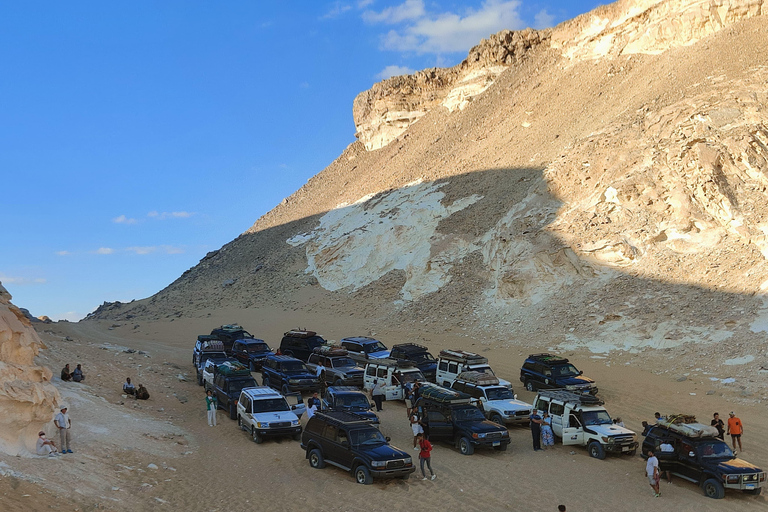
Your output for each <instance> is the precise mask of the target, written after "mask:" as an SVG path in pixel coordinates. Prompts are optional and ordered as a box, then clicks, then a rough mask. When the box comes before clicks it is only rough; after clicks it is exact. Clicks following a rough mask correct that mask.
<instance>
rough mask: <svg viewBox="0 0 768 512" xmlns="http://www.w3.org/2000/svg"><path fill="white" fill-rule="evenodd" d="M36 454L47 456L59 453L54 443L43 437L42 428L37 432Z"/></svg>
mask: <svg viewBox="0 0 768 512" xmlns="http://www.w3.org/2000/svg"><path fill="white" fill-rule="evenodd" d="M37 454H38V455H47V456H49V457H55V456H57V455H61V454H60V453H59V450H57V449H56V444H55V443H54V442H53V441H51V440H50V439H48V438H47V437H45V432H43V431H42V430H41V431H40V432H38V433H37Z"/></svg>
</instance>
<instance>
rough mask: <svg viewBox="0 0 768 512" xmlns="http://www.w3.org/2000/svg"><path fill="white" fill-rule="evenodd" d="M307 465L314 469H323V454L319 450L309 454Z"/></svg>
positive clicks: (316, 449)
mask: <svg viewBox="0 0 768 512" xmlns="http://www.w3.org/2000/svg"><path fill="white" fill-rule="evenodd" d="M307 458H308V459H309V465H310V466H312V467H313V468H315V469H323V468H324V467H325V459H324V458H323V452H321V451H320V449H319V448H315V449H314V450H312V451H310V452H309V456H308V457H307Z"/></svg>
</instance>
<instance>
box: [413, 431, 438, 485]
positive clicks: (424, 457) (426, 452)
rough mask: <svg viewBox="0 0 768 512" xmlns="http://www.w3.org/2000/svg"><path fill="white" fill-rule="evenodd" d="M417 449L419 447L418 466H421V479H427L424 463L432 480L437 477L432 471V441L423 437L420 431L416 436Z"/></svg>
mask: <svg viewBox="0 0 768 512" xmlns="http://www.w3.org/2000/svg"><path fill="white" fill-rule="evenodd" d="M416 437H417V438H418V443H419V445H418V449H419V467H420V468H421V476H422V480H426V479H427V473H426V472H425V471H424V464H425V463H426V465H427V467H428V468H429V473H430V474H431V475H432V480H434V479H435V478H437V475H436V474H435V472H434V471H432V443H430V442H429V440H427V439H424V434H423V433H420V434H419V435H418V436H416Z"/></svg>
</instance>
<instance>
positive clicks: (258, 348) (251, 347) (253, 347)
mask: <svg viewBox="0 0 768 512" xmlns="http://www.w3.org/2000/svg"><path fill="white" fill-rule="evenodd" d="M245 349H246V350H247V351H248V352H249V353H251V354H253V353H254V352H269V351H270V350H272V349H271V348H269V345H267V344H266V343H249V344H248V345H246V346H245Z"/></svg>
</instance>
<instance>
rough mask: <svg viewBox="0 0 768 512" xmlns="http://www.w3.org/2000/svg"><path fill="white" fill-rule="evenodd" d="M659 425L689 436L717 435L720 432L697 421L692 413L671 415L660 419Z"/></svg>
mask: <svg viewBox="0 0 768 512" xmlns="http://www.w3.org/2000/svg"><path fill="white" fill-rule="evenodd" d="M659 425H660V426H662V427H665V428H667V429H669V430H672V431H673V432H677V433H678V434H683V435H684V436H687V437H717V436H718V434H719V432H718V431H717V429H716V428H715V427H712V426H710V425H704V424H702V423H698V422H697V421H696V416H693V415H690V414H676V415H670V416H668V417H667V418H666V419H664V420H661V421H659Z"/></svg>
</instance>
